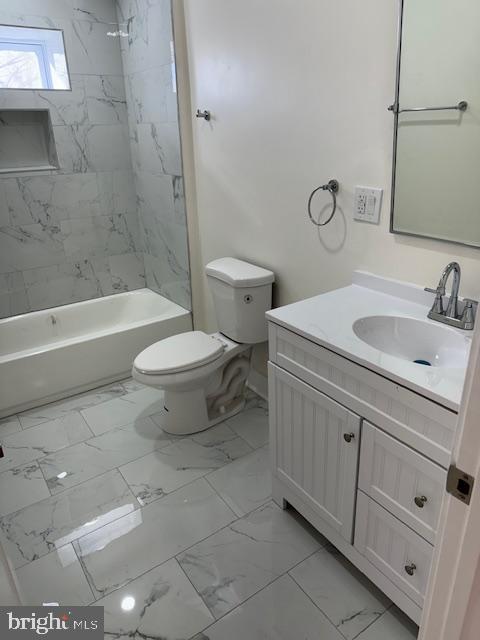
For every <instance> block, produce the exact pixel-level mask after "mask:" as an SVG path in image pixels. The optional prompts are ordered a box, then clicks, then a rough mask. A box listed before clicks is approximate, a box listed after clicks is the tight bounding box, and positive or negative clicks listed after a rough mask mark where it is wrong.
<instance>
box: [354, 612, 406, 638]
mask: <svg viewBox="0 0 480 640" xmlns="http://www.w3.org/2000/svg"><path fill="white" fill-rule="evenodd" d="M417 635H418V627H417V625H416V624H415V623H414V622H412V621H411V620H410V619H409V618H407V616H406V615H405V614H404V613H402V612H401V611H400V610H399V609H398V608H397V607H395V606H393V607H392V608H391V609H389V610H388V611H387V612H385V613H384V614H383V615H382V616H380V618H379V619H378V620H377V621H376V622H374V623H373V624H372V625H371V626H370V627H368V629H366V630H365V631H364V632H363V633H361V634H360V635H359V636H358V637H357V640H415V639H416V637H417Z"/></svg>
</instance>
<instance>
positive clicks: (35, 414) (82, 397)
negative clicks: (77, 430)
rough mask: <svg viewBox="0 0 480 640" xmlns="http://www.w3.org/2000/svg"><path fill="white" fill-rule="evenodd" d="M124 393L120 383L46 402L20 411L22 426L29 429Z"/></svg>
mask: <svg viewBox="0 0 480 640" xmlns="http://www.w3.org/2000/svg"><path fill="white" fill-rule="evenodd" d="M124 393H125V389H124V388H123V386H122V385H121V384H120V383H115V384H111V385H107V386H104V387H98V389H94V390H93V391H86V392H85V393H80V394H78V395H76V396H71V397H69V398H65V399H63V400H58V401H57V402H51V403H50V404H45V405H43V406H42V407H36V408H35V409H29V410H28V411H24V412H23V413H20V414H19V416H18V418H19V420H20V424H21V425H22V428H23V429H27V428H29V427H34V426H35V425H37V424H41V423H42V422H47V421H48V420H54V419H55V418H61V417H62V416H64V415H66V414H67V413H70V412H71V411H80V410H81V409H86V408H87V407H92V406H94V405H97V404H101V403H102V402H106V401H107V400H111V399H112V398H118V397H119V396H122V395H124Z"/></svg>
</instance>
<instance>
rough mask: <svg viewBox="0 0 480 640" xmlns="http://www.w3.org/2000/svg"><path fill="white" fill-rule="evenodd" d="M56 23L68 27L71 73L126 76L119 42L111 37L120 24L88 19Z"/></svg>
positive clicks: (66, 42)
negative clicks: (110, 34)
mask: <svg viewBox="0 0 480 640" xmlns="http://www.w3.org/2000/svg"><path fill="white" fill-rule="evenodd" d="M56 22H58V24H59V25H60V28H62V26H63V27H64V28H65V30H64V37H65V46H66V48H67V55H68V64H69V68H70V73H74V74H75V73H78V74H84V75H117V76H118V75H123V67H122V59H121V57H120V55H119V53H120V51H119V50H120V45H119V39H118V38H116V37H112V36H109V35H108V33H112V32H115V31H116V30H117V28H116V25H110V24H104V23H100V22H90V21H86V20H72V21H68V22H67V21H64V20H58V21H56Z"/></svg>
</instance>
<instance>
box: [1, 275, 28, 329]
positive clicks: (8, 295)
mask: <svg viewBox="0 0 480 640" xmlns="http://www.w3.org/2000/svg"><path fill="white" fill-rule="evenodd" d="M26 311H29V305H28V299H27V292H26V290H25V282H24V280H23V275H22V274H21V273H19V272H18V271H16V272H13V273H3V274H0V318H7V317H9V316H15V315H17V314H19V313H25V312H26Z"/></svg>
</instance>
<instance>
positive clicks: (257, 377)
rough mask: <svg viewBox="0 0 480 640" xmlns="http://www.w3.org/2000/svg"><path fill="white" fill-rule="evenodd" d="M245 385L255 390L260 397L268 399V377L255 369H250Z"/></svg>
mask: <svg viewBox="0 0 480 640" xmlns="http://www.w3.org/2000/svg"><path fill="white" fill-rule="evenodd" d="M247 386H248V387H250V389H251V390H252V391H255V393H257V394H258V395H259V396H260V397H261V398H263V399H264V400H268V378H267V376H263V375H262V374H261V373H258V371H255V369H251V370H250V373H249V375H248V380H247Z"/></svg>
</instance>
